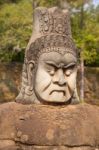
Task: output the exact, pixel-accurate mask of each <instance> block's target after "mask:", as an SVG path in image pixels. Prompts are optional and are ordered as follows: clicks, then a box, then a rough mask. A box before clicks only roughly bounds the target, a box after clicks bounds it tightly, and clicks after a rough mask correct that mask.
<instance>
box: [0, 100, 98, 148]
mask: <svg viewBox="0 0 99 150" xmlns="http://www.w3.org/2000/svg"><path fill="white" fill-rule="evenodd" d="M98 116H99V107H97V106H92V105H89V104H79V105H69V106H48V105H36V104H35V105H22V104H17V103H15V102H11V103H6V104H1V105H0V148H1V147H2V144H3V142H4V141H5V144H3V146H6V145H7V143H6V141H7V142H8V140H9V141H10V143H11V141H12V143H13V144H12V146H13V145H16V146H21V149H22V150H24V149H27V148H25V147H28V149H27V150H32V149H33V150H38V149H41V150H50V149H51V150H98V148H96V147H98V146H99V117H98ZM22 145H23V146H22ZM34 145H35V146H34ZM8 147H9V142H8ZM22 147H24V148H22ZM4 148H5V149H4ZM30 148H31V149H30ZM52 148H53V149H52ZM21 149H20V150H21ZM0 150H9V149H6V147H3V148H2V149H0ZM10 150H11V146H10ZM13 150H14V148H13Z"/></svg>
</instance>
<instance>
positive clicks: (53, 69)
mask: <svg viewBox="0 0 99 150" xmlns="http://www.w3.org/2000/svg"><path fill="white" fill-rule="evenodd" d="M47 72H48V73H49V74H50V75H54V74H55V68H54V66H50V65H48V66H47Z"/></svg>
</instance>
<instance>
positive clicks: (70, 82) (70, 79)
mask: <svg viewBox="0 0 99 150" xmlns="http://www.w3.org/2000/svg"><path fill="white" fill-rule="evenodd" d="M76 75H77V73H76V72H74V73H72V74H71V75H70V76H69V77H68V79H67V84H68V86H69V87H71V89H74V88H75V84H76Z"/></svg>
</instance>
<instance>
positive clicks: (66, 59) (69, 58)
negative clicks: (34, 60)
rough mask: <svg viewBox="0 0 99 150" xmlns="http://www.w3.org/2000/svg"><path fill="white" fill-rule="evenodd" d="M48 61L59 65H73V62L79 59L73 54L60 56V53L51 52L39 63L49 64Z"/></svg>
mask: <svg viewBox="0 0 99 150" xmlns="http://www.w3.org/2000/svg"><path fill="white" fill-rule="evenodd" d="M47 61H53V62H55V63H56V64H59V63H65V64H68V63H71V62H75V63H76V62H77V58H76V57H75V56H74V55H73V54H71V53H66V54H64V55H63V54H60V53H58V52H50V53H43V54H42V55H41V56H40V57H39V62H47Z"/></svg>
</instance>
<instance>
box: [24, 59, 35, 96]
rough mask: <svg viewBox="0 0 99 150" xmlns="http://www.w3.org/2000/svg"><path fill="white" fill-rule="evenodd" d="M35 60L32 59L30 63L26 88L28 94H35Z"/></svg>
mask: <svg viewBox="0 0 99 150" xmlns="http://www.w3.org/2000/svg"><path fill="white" fill-rule="evenodd" d="M34 64H35V62H34V61H30V62H29V63H28V70H27V74H28V86H27V87H26V89H25V92H26V94H27V95H29V96H30V95H32V94H33V69H34Z"/></svg>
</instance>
